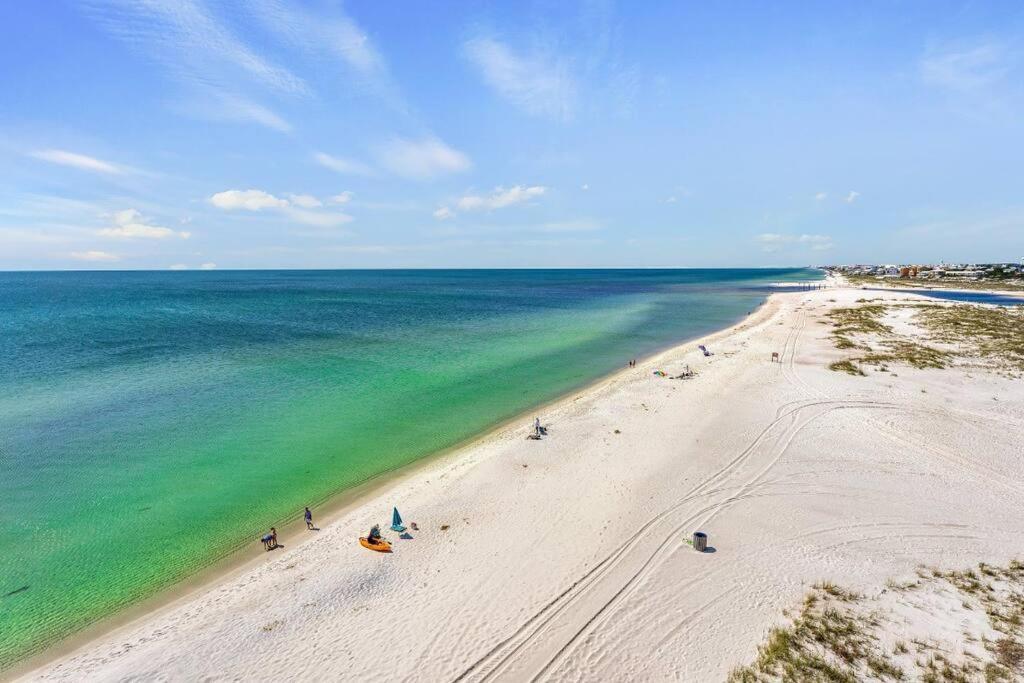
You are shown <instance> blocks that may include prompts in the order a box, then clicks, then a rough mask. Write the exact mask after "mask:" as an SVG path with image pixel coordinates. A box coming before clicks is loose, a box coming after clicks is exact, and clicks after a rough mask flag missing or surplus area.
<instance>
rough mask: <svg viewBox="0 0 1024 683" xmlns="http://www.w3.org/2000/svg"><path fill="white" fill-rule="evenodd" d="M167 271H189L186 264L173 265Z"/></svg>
mask: <svg viewBox="0 0 1024 683" xmlns="http://www.w3.org/2000/svg"><path fill="white" fill-rule="evenodd" d="M167 270H188V266H187V265H185V264H184V263H172V264H171V265H169V266H167Z"/></svg>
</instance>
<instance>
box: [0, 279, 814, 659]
mask: <svg viewBox="0 0 1024 683" xmlns="http://www.w3.org/2000/svg"><path fill="white" fill-rule="evenodd" d="M818 277H819V274H818V273H817V272H815V271H807V270H785V271H783V270H774V271H771V270H676V271H672V270H659V271H653V270H643V271H386V272H374V271H348V272H346V271H309V272H301V271H281V272H268V271H258V272H255V271H254V272H224V273H31V274H28V273H0V520H2V522H3V526H4V531H5V540H6V552H4V553H3V554H0V668H4V667H6V666H9V665H10V664H12V663H13V662H15V661H17V660H18V659H20V658H22V657H24V656H26V655H28V654H31V653H32V652H34V651H37V650H39V649H41V648H43V647H45V646H46V645H48V644H50V643H52V642H54V641H55V640H57V639H59V638H60V637H62V636H66V635H68V634H69V633H71V632H73V631H74V630H76V629H79V628H81V627H83V626H84V625H87V624H88V623H90V622H92V621H95V620H96V619H98V618H101V617H103V616H106V615H109V614H111V613H113V612H115V611H116V610H118V609H119V608H122V607H124V606H126V605H129V604H131V603H133V602H135V601H138V600H139V599H142V598H144V597H147V596H150V595H152V594H153V593H154V592H156V591H158V590H159V589H161V588H163V587H166V586H168V585H170V584H172V583H174V582H175V581H178V580H181V579H182V578H184V577H187V576H188V575H189V574H191V573H194V572H195V571H197V570H198V569H199V568H201V567H203V566H205V565H208V564H209V563H211V562H213V561H216V560H217V559H219V558H222V557H224V556H225V555H227V554H229V553H230V552H232V551H233V550H236V549H238V548H240V547H242V546H244V545H245V544H247V543H249V544H251V543H252V542H253V540H254V539H255V538H256V537H257V536H258V535H259V534H260V533H261V532H263V531H264V530H266V529H267V528H268V527H269V526H271V525H272V524H278V525H280V524H281V523H282V522H284V521H286V520H288V519H294V518H296V517H297V516H298V515H299V513H300V511H301V510H302V507H303V506H304V505H306V504H310V505H314V506H315V505H316V504H317V503H318V502H321V501H323V500H325V499H326V498H328V497H330V496H331V495H334V494H337V493H338V492H340V491H343V490H345V489H346V488H349V487H351V486H353V485H355V484H357V483H359V482H361V481H364V480H366V479H367V478H369V477H372V476H374V475H377V474H380V473H382V472H385V471H387V470H390V469H394V468H396V467H399V466H401V465H404V464H407V463H409V462H412V461H414V460H416V459H417V458H421V457H423V456H425V455H427V454H429V453H431V452H435V451H437V450H439V449H442V448H445V447H449V446H452V445H454V444H457V443H458V442H460V441H462V440H464V439H466V438H468V437H471V436H472V435H474V434H477V433H479V432H481V431H483V430H484V429H486V428H488V427H489V426H492V425H494V424H496V423H498V422H501V421H503V420H505V419H508V418H509V417H511V416H513V415H515V414H517V413H520V412H522V411H523V410H524V409H526V408H528V407H529V406H531V405H536V404H538V403H540V402H543V401H546V400H549V399H552V398H554V397H556V396H557V395H559V394H562V393H564V392H566V391H569V390H571V389H572V388H574V387H577V386H580V385H581V384H584V383H586V382H588V381H590V380H593V379H595V378H596V377H599V376H600V375H602V374H605V373H607V372H609V371H611V370H613V369H615V368H617V367H621V366H623V365H624V364H625V362H626V361H627V360H628V359H629V358H633V357H637V356H640V355H643V354H644V353H648V352H651V351H653V350H656V349H658V348H661V347H664V346H667V345H669V344H671V343H673V342H676V341H679V340H682V339H685V338H691V337H694V336H697V335H700V334H703V333H706V332H709V331H712V330H715V329H719V328H722V327H725V326H727V325H729V324H731V323H732V322H734V321H735V320H737V319H739V318H741V317H742V316H743V315H745V314H746V313H747V312H749V311H751V310H752V309H753V308H755V307H756V306H757V305H758V304H760V303H761V302H762V301H763V299H764V297H765V296H766V293H767V290H766V288H765V285H767V283H770V282H773V281H776V280H783V279H784V280H788V281H792V280H799V279H817V278H818Z"/></svg>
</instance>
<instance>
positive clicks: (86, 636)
mask: <svg viewBox="0 0 1024 683" xmlns="http://www.w3.org/2000/svg"><path fill="white" fill-rule="evenodd" d="M814 282H819V281H814ZM820 282H822V283H825V284H826V285H829V286H830V281H829V279H828V278H823V279H822V280H820ZM782 294H784V293H782V292H772V291H768V292H767V293H766V294H765V297H764V299H763V300H762V301H761V302H760V303H759V304H758V305H757V306H756V307H755V308H754V309H753V310H751V311H750V312H749V313H747V314H746V315H744V316H742V317H741V318H739V319H737V320H736V321H735V322H733V323H732V324H731V325H729V326H727V327H724V328H721V329H719V330H716V331H714V332H710V333H707V334H704V335H701V336H696V337H691V338H687V339H684V340H681V341H678V342H673V343H671V344H669V345H666V346H664V347H662V348H659V349H657V350H655V351H653V352H651V353H649V354H648V355H646V356H642V357H638V358H637V359H636V361H637V364H636V367H634V368H629V367H620V368H618V369H616V370H613V371H611V372H609V373H606V374H603V375H600V376H598V377H596V378H594V379H592V380H589V381H587V382H584V383H583V384H581V385H580V386H578V387H576V388H573V389H570V390H569V391H567V392H565V393H562V394H559V395H558V396H556V397H554V398H552V399H550V400H548V401H544V402H542V403H540V404H537V405H536V406H533V407H529V408H526V409H524V410H523V411H522V412H520V413H517V414H516V415H514V416H513V417H511V418H508V419H506V420H502V421H499V422H498V423H496V424H494V425H492V426H490V427H488V428H485V429H484V430H482V431H481V432H479V433H477V434H475V435H473V436H470V437H468V438H466V439H464V440H463V441H461V442H459V443H457V444H454V445H452V446H450V447H448V448H445V449H442V450H439V451H435V452H433V453H430V454H427V455H425V456H422V457H420V458H417V459H416V460H414V461H412V462H409V463H406V464H405V465H401V466H399V467H396V468H392V469H390V470H385V471H383V472H381V473H379V474H376V475H373V476H372V477H370V478H368V479H366V480H364V481H362V482H360V483H358V484H356V485H354V486H351V487H349V488H346V489H345V490H343V491H339V492H337V493H334V494H331V495H330V496H329V497H328V498H327V499H326V500H325V501H324V502H322V503H319V504H316V503H314V504H313V505H312V506H311V507H313V508H315V513H314V514H315V516H314V524H316V526H317V527H318V531H316V532H310V531H309V530H307V529H306V526H305V522H304V520H303V519H302V515H301V512H299V513H296V515H295V516H294V517H292V518H288V519H286V520H285V521H283V522H277V523H276V524H274V526H276V527H277V528H278V529H279V532H278V536H279V537H281V539H282V541H288V543H282V546H281V547H282V548H283V549H284V550H285V551H289V550H295V549H297V548H300V547H302V546H305V545H307V544H309V543H313V542H315V541H316V539H317V537H318V536H319V535H320V533H321V532H322V531H324V530H325V529H327V528H328V526H330V525H331V524H333V523H336V522H337V521H338V520H340V519H341V518H343V517H344V516H345V515H346V514H348V513H350V512H352V511H353V510H355V509H356V508H358V507H360V506H361V505H363V504H365V503H367V502H369V501H371V500H373V499H375V498H376V497H377V496H379V494H381V493H383V492H384V491H385V490H386V489H388V488H389V487H397V486H399V485H400V484H401V483H403V482H404V481H407V480H408V479H410V478H412V477H415V476H417V475H419V474H422V473H423V472H425V471H426V470H429V469H430V468H433V467H443V466H444V465H445V464H451V463H452V462H453V461H455V460H457V459H458V458H459V457H460V456H462V455H465V454H466V453H467V452H469V451H471V450H473V449H474V448H475V447H477V446H479V445H481V444H485V443H487V442H489V441H491V440H493V439H498V438H500V437H502V436H505V435H508V434H509V433H511V432H517V431H524V433H525V432H526V431H528V427H524V425H529V424H532V418H533V417H534V415H535V414H537V413H543V412H544V411H550V410H555V409H557V408H559V407H564V406H566V405H568V404H571V403H572V402H574V401H577V400H580V399H581V398H584V396H585V395H586V394H589V393H592V392H595V391H597V390H599V389H600V388H601V387H603V386H605V385H607V384H611V383H613V382H614V381H616V380H617V379H620V378H622V377H624V376H628V375H630V374H631V373H633V372H635V371H637V370H644V369H648V370H649V368H648V367H647V366H649V365H651V364H655V363H657V361H658V360H659V359H663V358H665V357H667V356H669V355H671V354H673V353H677V352H680V351H681V350H682V349H683V348H684V347H686V346H693V345H696V344H699V343H708V342H710V341H714V340H717V339H720V338H721V337H723V336H728V335H729V334H731V333H733V332H734V331H736V330H738V329H741V328H743V327H745V326H747V325H749V324H753V323H754V320H755V319H756V317H757V316H758V315H759V314H760V313H762V312H763V311H765V309H766V308H767V307H768V305H769V303H770V302H771V301H772V299H773V298H774V297H778V296H780V295H782ZM296 539H297V540H296ZM254 553H255V556H253V554H254ZM278 556H279V553H278V552H276V551H270V552H266V551H261V550H260V548H259V541H258V539H254V540H253V541H251V542H249V543H246V544H244V545H241V546H240V547H238V548H237V549H236V550H233V551H231V552H230V553H228V554H227V555H225V556H222V557H220V558H217V559H215V560H214V561H212V562H210V563H208V564H206V565H204V566H202V567H201V568H199V569H198V570H197V571H196V572H195V573H194V574H191V575H189V576H188V577H186V578H184V579H182V580H180V581H176V582H174V583H172V584H170V585H168V586H166V587H164V588H162V589H158V590H157V591H156V592H155V593H154V594H153V595H151V596H149V597H147V598H144V599H142V600H140V601H138V602H136V603H134V604H132V605H130V606H128V607H126V608H124V609H122V610H118V611H117V612H116V613H114V614H111V615H108V616H105V617H101V618H100V619H98V620H96V621H94V622H92V623H90V624H88V625H87V626H85V627H84V628H82V629H80V630H78V631H75V632H74V633H72V634H70V635H68V636H67V637H65V638H61V639H60V640H59V641H57V642H55V643H53V644H51V645H47V646H45V647H44V648H43V649H42V650H39V651H38V652H36V653H35V654H33V655H30V656H29V657H26V658H24V659H22V660H19V661H17V662H15V663H14V665H13V666H11V667H10V668H8V669H6V670H0V680H16V679H19V678H21V677H23V676H26V675H28V674H31V673H32V672H34V671H37V670H40V669H43V668H45V667H46V666H48V665H49V664H52V663H54V662H56V661H58V660H60V659H62V658H64V657H67V656H69V655H71V654H73V653H75V652H76V651H79V650H81V649H83V648H84V647H85V646H87V645H89V644H90V643H92V642H94V641H98V640H100V639H103V638H105V637H108V636H112V635H114V634H116V633H118V632H119V631H122V630H125V629H128V628H131V627H132V626H133V625H137V624H139V623H141V622H144V621H146V620H147V619H150V618H155V617H157V616H158V615H160V614H161V613H163V612H165V611H167V610H170V609H173V608H174V607H175V606H178V605H180V604H181V603H184V602H187V601H189V600H191V599H194V598H196V597H198V596H199V595H202V594H204V593H208V592H211V591H213V590H215V589H216V588H217V587H218V586H219V585H221V584H223V583H225V582H227V581H229V580H231V579H232V578H237V577H239V576H241V575H242V574H244V573H245V572H247V571H251V570H253V569H255V568H257V567H259V566H261V565H263V564H266V563H269V562H271V561H272V560H274V559H277V557H278Z"/></svg>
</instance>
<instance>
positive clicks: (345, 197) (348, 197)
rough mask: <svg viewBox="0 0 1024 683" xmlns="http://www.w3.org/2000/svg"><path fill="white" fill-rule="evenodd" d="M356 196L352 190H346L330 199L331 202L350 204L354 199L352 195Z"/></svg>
mask: <svg viewBox="0 0 1024 683" xmlns="http://www.w3.org/2000/svg"><path fill="white" fill-rule="evenodd" d="M354 196H355V195H354V194H353V193H352V192H349V191H348V190H345V191H344V192H339V193H338V194H336V195H334V196H333V197H331V198H330V199H329V200H328V201H330V202H331V204H348V203H349V202H350V201H352V197H354Z"/></svg>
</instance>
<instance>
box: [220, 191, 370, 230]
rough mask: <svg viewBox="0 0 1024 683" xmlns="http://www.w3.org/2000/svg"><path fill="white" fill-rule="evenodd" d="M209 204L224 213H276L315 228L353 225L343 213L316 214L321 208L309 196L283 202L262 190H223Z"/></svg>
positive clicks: (322, 212) (318, 201) (300, 196)
mask: <svg viewBox="0 0 1024 683" xmlns="http://www.w3.org/2000/svg"><path fill="white" fill-rule="evenodd" d="M210 203H211V204H213V205H214V206H216V207H217V208H219V209H224V210H225V211H233V210H236V209H244V210H246V211H263V210H264V209H268V210H271V211H278V212H280V213H282V214H283V215H284V216H286V217H287V218H289V219H290V220H292V221H294V222H296V223H301V224H303V225H311V226H313V227H317V228H334V227H338V226H340V225H344V224H345V223H350V222H351V221H352V216H349V215H348V214H346V213H341V212H338V211H316V210H315V209H318V208H321V207H323V205H324V204H323V202H322V201H321V200H319V199H317V198H316V197H314V196H313V195H310V194H292V195H289V199H284V198H282V197H275V196H274V195H272V194H270V193H269V192H264V191H263V190H225V191H224V192H218V193H217V194H215V195H213V196H212V197H210Z"/></svg>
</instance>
